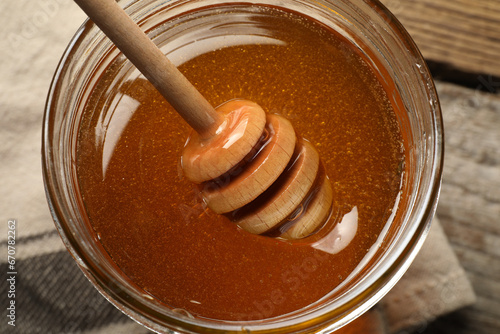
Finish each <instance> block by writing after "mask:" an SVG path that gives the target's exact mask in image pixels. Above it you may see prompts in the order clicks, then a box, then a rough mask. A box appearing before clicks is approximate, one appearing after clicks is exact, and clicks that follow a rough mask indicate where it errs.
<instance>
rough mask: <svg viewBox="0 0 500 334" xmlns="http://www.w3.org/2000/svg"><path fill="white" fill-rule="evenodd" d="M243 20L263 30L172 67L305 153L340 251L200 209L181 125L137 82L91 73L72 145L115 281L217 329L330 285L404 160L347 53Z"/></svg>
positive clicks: (342, 47) (280, 19)
mask: <svg viewBox="0 0 500 334" xmlns="http://www.w3.org/2000/svg"><path fill="white" fill-rule="evenodd" d="M241 12H244V14H245V15H244V17H245V22H244V24H243V25H245V24H246V25H248V26H252V27H254V28H255V27H257V28H258V29H259V30H258V31H262V34H260V35H259V34H251V36H250V37H255V38H242V39H241V42H240V43H235V42H234V40H235V39H234V38H233V39H232V38H228V41H231V43H228V45H227V46H222V47H221V46H220V41H218V42H217V47H214V48H212V49H208V50H207V48H206V46H204V47H203V52H197V53H193V54H190V55H186V61H184V62H182V63H181V64H179V68H180V70H181V71H182V72H183V73H184V74H185V75H186V76H187V78H188V79H189V80H190V81H191V82H192V83H193V84H194V85H195V86H196V87H197V88H198V89H199V90H200V92H201V93H202V94H203V95H204V96H205V97H206V98H207V99H208V100H209V101H210V102H211V103H212V104H213V105H214V106H217V105H220V104H222V103H223V102H225V101H227V100H230V99H234V98H244V99H248V100H251V101H254V102H256V103H258V104H259V105H261V106H262V107H263V108H264V110H266V111H267V112H270V113H277V114H280V115H283V116H285V117H286V118H287V119H289V120H290V121H291V123H292V124H293V126H294V128H295V130H296V132H297V133H298V134H299V135H300V136H301V137H303V138H305V139H307V140H308V141H310V142H311V143H312V144H313V145H314V146H315V147H316V149H317V150H318V152H319V155H320V157H321V160H322V162H323V165H324V168H325V171H326V174H327V175H328V177H329V179H330V182H331V184H332V188H333V194H334V202H333V208H332V216H331V218H330V224H332V225H335V224H338V223H339V222H340V221H341V220H342V218H343V217H345V215H350V216H349V217H351V218H352V217H354V218H355V220H356V224H355V225H356V228H355V230H354V232H355V233H354V234H353V237H352V240H350V242H348V244H346V245H342V247H340V246H339V247H337V248H335V247H330V248H328V247H326V248H325V247H315V245H317V244H318V243H317V241H318V240H316V239H315V240H314V242H312V241H311V242H308V241H307V239H306V240H305V241H299V242H292V241H285V240H280V239H274V238H270V237H266V236H259V235H253V234H250V233H248V232H245V231H243V230H242V229H240V228H238V227H237V226H236V225H235V224H234V223H232V222H231V221H230V219H229V218H228V217H225V216H223V215H216V214H214V213H212V212H210V211H209V210H208V209H206V208H205V206H204V203H203V202H202V199H201V197H200V195H199V188H198V187H197V186H196V185H194V184H192V183H190V182H189V181H188V180H186V179H185V178H184V177H183V175H182V171H181V168H180V161H179V160H180V156H181V153H182V148H183V146H184V143H185V141H186V139H187V137H188V135H189V133H190V129H189V128H188V126H187V125H186V124H185V123H184V122H183V120H182V119H181V118H180V117H179V116H178V115H177V114H176V113H175V111H174V110H172V108H171V107H170V106H169V104H168V103H167V102H166V101H164V99H163V98H162V97H161V96H160V95H159V93H158V92H157V91H156V90H155V89H154V88H153V87H152V86H151V85H150V84H149V83H148V82H147V81H146V80H145V79H143V78H141V77H140V76H138V75H136V76H135V77H133V76H131V77H129V78H126V79H124V80H122V81H116V80H114V78H113V75H114V74H113V73H114V72H113V71H109V72H110V74H109V77H108V76H107V75H104V76H103V77H102V78H100V83H99V84H98V85H97V87H96V88H95V90H94V91H93V93H92V97H91V99H90V102H89V104H88V105H87V106H86V113H85V116H84V118H83V119H82V121H81V124H80V128H79V137H78V143H77V172H78V181H79V185H80V191H81V194H82V198H83V202H84V205H85V208H86V212H87V214H88V217H89V221H90V222H91V225H92V228H93V230H94V231H95V233H96V237H97V239H98V240H99V242H100V243H102V245H103V246H104V248H105V249H106V251H107V252H108V253H109V255H110V256H111V258H112V259H113V261H114V262H115V263H116V265H117V266H118V267H119V268H120V269H121V270H122V271H123V273H124V275H127V276H128V277H129V278H130V279H131V280H132V281H134V282H135V283H136V284H137V285H138V286H140V287H141V288H143V289H144V290H145V291H146V292H147V293H148V294H150V295H151V296H152V297H153V298H156V299H158V300H160V301H161V302H162V303H164V304H165V305H167V306H169V307H171V308H174V309H178V310H185V311H187V312H189V313H190V314H192V315H194V316H199V317H206V318H214V319H225V320H252V319H261V318H269V317H274V316H278V315H282V314H286V313H289V312H292V311H296V310H299V309H301V308H303V307H305V306H307V305H310V304H311V303H314V302H316V301H318V300H319V299H321V298H322V297H323V296H325V295H327V294H328V293H329V292H331V291H332V290H334V289H335V287H336V286H338V285H339V284H340V283H341V282H343V280H344V279H345V278H346V277H347V276H348V275H349V274H350V273H351V272H352V271H353V269H354V268H355V267H356V266H357V265H358V263H359V262H360V261H361V259H362V258H363V257H364V256H365V255H366V253H367V252H368V250H369V249H370V247H372V246H373V245H374V244H375V242H376V240H377V238H378V236H379V234H380V233H381V230H382V228H383V227H384V225H385V224H386V223H387V221H388V219H389V217H390V216H391V214H392V213H393V211H394V210H396V209H397V207H396V199H397V196H398V195H399V194H400V192H401V189H402V173H403V172H404V161H405V155H404V151H403V144H402V135H401V132H400V128H399V126H398V121H397V117H396V114H395V111H394V109H393V107H392V105H391V103H390V101H389V99H388V94H389V93H388V92H386V91H385V89H384V87H383V86H382V85H381V83H380V80H379V78H378V77H377V75H376V74H375V72H374V71H373V70H372V68H371V67H370V66H369V65H368V64H367V62H366V61H365V60H364V59H363V57H362V56H361V55H360V53H359V51H358V50H356V49H354V48H353V47H352V46H351V45H350V44H349V43H348V42H347V41H346V40H345V39H344V38H343V37H341V36H340V35H339V34H337V33H335V32H333V31H331V30H329V29H327V28H325V27H323V26H321V25H320V24H318V23H315V22H313V21H311V20H309V19H306V18H304V17H302V16H300V15H297V14H294V13H291V12H284V11H281V10H277V9H273V8H262V9H258V8H257V9H256V8H253V9H252V11H251V12H246V11H245V10H244V9H241ZM232 13H235V14H234V15H235V16H238V15H239V16H242V15H240V14H241V13H240V11H239V9H238V8H236V7H235V8H233V9H226V12H225V15H229V16H230V15H233V14H232ZM241 26H242V25H241V24H240V25H239V27H240V28H241ZM254 30H255V29H254ZM262 36H264V37H266V38H263V37H262ZM110 85H118V87H113V89H109V87H108V86H110ZM354 213H355V215H354ZM332 242H333V241H332ZM329 249H330V250H329ZM332 249H334V250H335V251H333V250H332Z"/></svg>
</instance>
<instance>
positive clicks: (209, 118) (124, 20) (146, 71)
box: [74, 0, 223, 138]
mask: <svg viewBox="0 0 500 334" xmlns="http://www.w3.org/2000/svg"><path fill="white" fill-rule="evenodd" d="M74 1H75V3H76V4H77V5H78V6H80V8H81V9H82V10H83V11H84V12H85V13H86V14H87V15H88V17H89V18H90V19H91V20H92V21H93V22H94V23H95V24H96V25H97V26H98V27H99V28H100V29H101V30H102V31H103V32H104V33H105V34H106V35H107V36H108V37H109V39H110V40H111V41H112V42H113V43H114V44H115V45H116V46H117V47H118V49H120V51H122V52H123V54H124V55H125V56H126V57H127V58H128V59H129V60H130V61H131V62H132V63H133V64H134V65H135V66H136V67H137V69H138V70H139V71H140V72H141V73H142V74H143V75H144V76H145V77H146V78H147V79H148V80H149V81H150V82H151V83H152V84H153V85H154V86H155V87H156V89H157V90H158V91H159V92H160V93H161V94H162V95H163V97H164V98H165V99H166V100H167V101H168V102H169V103H170V104H171V105H172V107H174V109H175V110H176V111H177V112H178V113H179V114H180V115H181V116H182V118H184V120H185V121H186V122H187V123H188V124H189V125H190V126H191V127H192V128H193V129H194V130H195V131H196V132H197V133H198V134H200V136H202V137H206V138H208V137H210V136H212V135H213V134H214V133H215V131H216V129H217V128H218V126H219V125H220V124H221V123H222V121H223V119H222V117H221V116H219V114H218V113H217V112H216V111H215V109H214V108H213V106H212V105H211V104H210V103H209V102H208V101H207V100H206V99H205V98H204V97H203V96H202V95H201V94H200V92H198V90H197V89H196V88H195V87H194V86H193V85H192V84H191V83H190V82H189V81H188V80H187V79H186V77H184V75H183V74H182V73H181V72H180V71H179V70H178V69H177V67H176V66H175V65H174V64H173V63H172V62H171V61H170V60H168V58H167V57H166V56H165V55H164V54H163V52H162V51H161V50H160V49H159V48H158V47H157V46H156V45H155V44H154V43H153V41H151V39H150V38H149V37H148V36H147V35H146V34H145V33H144V32H143V31H142V30H141V28H140V27H139V26H138V25H137V24H136V23H135V22H134V21H133V20H132V19H131V18H130V17H129V16H128V15H127V13H125V11H124V10H123V9H122V8H121V7H120V6H119V5H118V4H117V3H116V2H115V0H74Z"/></svg>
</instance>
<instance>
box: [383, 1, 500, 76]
mask: <svg viewBox="0 0 500 334" xmlns="http://www.w3.org/2000/svg"><path fill="white" fill-rule="evenodd" d="M382 2H383V3H384V4H385V5H386V6H387V7H388V8H389V10H391V11H392V12H393V13H394V14H395V15H396V17H397V18H398V19H399V20H400V21H401V23H403V25H404V26H405V27H406V29H407V30H408V32H409V33H410V35H412V37H413V38H414V39H415V42H416V43H417V45H418V47H419V48H420V50H421V51H422V54H423V55H424V57H425V58H426V59H428V60H432V61H437V62H441V63H446V64H449V65H452V66H454V67H456V68H457V69H460V70H462V71H465V72H474V73H482V74H491V75H494V76H497V77H499V76H500V62H499V58H500V1H499V0H474V1H470V0H382Z"/></svg>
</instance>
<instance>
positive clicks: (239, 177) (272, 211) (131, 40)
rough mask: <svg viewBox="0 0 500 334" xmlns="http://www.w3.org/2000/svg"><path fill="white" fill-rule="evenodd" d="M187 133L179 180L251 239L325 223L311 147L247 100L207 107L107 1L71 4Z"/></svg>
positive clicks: (295, 233) (323, 193) (327, 193)
mask: <svg viewBox="0 0 500 334" xmlns="http://www.w3.org/2000/svg"><path fill="white" fill-rule="evenodd" d="M75 2H76V3H77V4H78V5H79V6H80V7H81V8H82V9H83V11H85V12H86V13H87V15H88V16H89V18H90V19H91V20H92V21H93V22H94V23H95V24H96V25H97V26H99V28H101V30H102V31H103V32H104V33H105V34H106V35H107V36H108V37H109V38H110V40H111V41H112V42H113V43H114V44H115V45H116V46H117V47H118V48H119V49H120V50H121V51H122V52H123V54H124V55H125V56H126V57H127V58H128V59H129V60H130V61H131V62H132V63H133V64H134V65H135V66H136V67H137V69H139V71H140V72H141V73H142V74H143V75H144V76H145V77H146V78H147V79H148V80H149V81H150V82H151V83H152V84H153V85H154V86H155V87H156V89H157V90H158V91H159V92H160V93H161V94H162V95H163V97H165V99H166V100H167V101H168V102H169V103H170V104H171V105H172V107H173V108H174V109H175V110H176V111H177V112H178V113H179V114H180V115H181V116H182V117H183V118H184V120H185V121H186V122H187V123H188V124H189V125H190V126H191V127H192V128H193V130H194V131H193V134H192V135H191V136H190V138H189V139H188V141H187V143H186V146H185V148H184V152H183V154H182V158H181V161H182V167H183V170H184V173H185V175H186V177H187V178H188V179H189V180H190V181H192V182H194V183H197V184H200V185H201V193H202V196H203V198H204V201H205V202H206V204H207V206H208V207H209V208H210V209H211V210H212V211H214V212H216V213H218V214H226V215H227V216H229V217H230V218H231V219H232V220H233V221H234V222H235V223H237V224H238V225H239V226H240V227H241V228H243V229H245V230H246V231H248V232H251V233H255V234H267V235H270V236H279V237H282V238H285V239H299V238H303V237H306V236H308V235H310V234H311V233H313V232H315V231H316V230H318V229H319V228H320V227H321V226H322V225H323V224H324V223H325V222H326V221H327V219H328V217H329V214H330V210H331V205H332V202H333V193H332V188H331V185H330V182H329V180H328V177H327V176H326V173H325V171H324V169H323V168H322V165H321V162H320V158H319V155H318V153H317V151H316V150H315V148H314V147H313V145H312V144H310V143H309V142H307V141H306V140H304V139H302V138H297V136H296V134H295V131H294V129H293V126H292V125H291V123H290V122H289V121H288V120H287V119H285V118H283V117H281V116H279V115H274V114H268V113H266V112H265V111H264V110H263V109H262V108H261V107H260V106H259V105H257V104H255V103H253V102H251V101H247V100H239V99H236V100H231V101H228V102H226V103H224V104H223V105H221V106H219V107H218V108H217V109H214V108H213V107H212V105H211V104H210V103H209V102H208V101H207V100H206V99H205V98H204V97H203V96H202V95H201V94H200V93H199V92H198V91H197V90H196V88H195V87H194V86H193V85H192V84H191V83H190V82H189V81H188V80H187V79H186V78H185V77H184V76H183V74H182V73H181V72H180V71H179V70H178V69H177V67H176V66H175V65H174V64H172V63H171V62H170V61H169V60H168V59H167V57H166V56H165V55H164V54H163V53H162V52H161V50H159V49H158V48H157V46H156V45H155V44H154V43H153V42H152V41H151V40H150V39H149V37H147V35H146V34H145V33H144V32H143V31H142V30H141V29H140V27H139V26H138V25H136V24H135V23H134V22H133V20H132V19H131V18H130V17H129V16H128V15H127V14H126V13H125V11H124V10H123V9H122V8H121V7H120V6H119V5H118V4H117V3H116V2H115V0H75Z"/></svg>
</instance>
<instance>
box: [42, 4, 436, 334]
mask: <svg viewBox="0 0 500 334" xmlns="http://www.w3.org/2000/svg"><path fill="white" fill-rule="evenodd" d="M158 2H160V3H162V5H165V3H169V4H168V6H171V8H173V12H174V13H176V12H177V11H182V10H183V8H184V7H182V5H183V4H185V3H187V2H189V1H186V0H178V1H155V0H151V1H141V2H139V1H134V0H122V1H119V3H120V4H122V5H123V6H124V7H125V8H126V10H127V11H128V12H129V14H131V16H132V17H133V18H134V19H136V20H138V21H141V20H144V18H145V17H146V16H148V15H151V13H154V12H155V11H156V10H158V9H157V6H158ZM192 2H193V3H204V2H205V1H204V0H202V1H192ZM233 2H234V1H230V0H225V1H218V2H217V3H233ZM267 2H272V1H267V0H266V1H261V2H259V3H267ZM288 2H289V3H293V4H294V5H297V4H300V5H302V4H304V3H309V2H308V1H304V0H291V1H288ZM314 2H316V1H314ZM333 2H335V1H329V0H326V1H318V2H317V3H321V4H325V5H329V6H332V3H333ZM337 2H338V3H341V4H343V5H345V6H350V8H351V10H352V8H354V6H362V7H356V9H355V10H361V9H360V8H362V9H363V10H365V11H368V13H369V15H373V18H377V20H378V21H373V22H371V23H370V24H372V25H377V24H379V25H381V27H383V28H384V29H389V30H390V32H392V33H393V34H395V36H394V37H393V38H398V39H400V42H401V44H400V46H404V47H405V48H406V50H405V52H406V53H407V55H408V57H409V58H411V60H412V61H414V62H415V63H416V64H419V65H420V66H419V67H418V69H417V68H413V69H412V71H415V77H416V78H418V80H420V81H421V82H420V83H421V84H422V85H421V86H422V89H423V90H424V92H425V94H426V97H427V102H429V110H426V112H427V111H429V112H430V122H431V128H432V133H428V134H427V135H428V136H429V143H428V144H429V145H428V146H427V147H426V149H427V150H429V152H431V156H429V157H428V158H429V159H430V160H431V163H430V164H429V166H425V168H427V169H429V170H426V171H425V172H426V173H427V174H426V176H427V178H428V180H427V181H426V182H427V184H424V185H422V184H420V185H421V186H423V187H424V189H422V194H421V196H422V198H421V199H420V202H419V205H420V206H419V210H418V214H417V215H416V217H415V218H414V219H415V221H416V222H417V223H415V224H414V226H411V227H410V229H409V232H407V234H406V235H404V236H403V237H404V241H403V242H401V243H400V245H397V246H394V248H393V249H392V251H393V253H394V254H395V256H393V258H392V261H390V262H388V263H383V265H381V266H380V267H379V268H378V269H377V270H378V271H377V273H378V274H377V275H375V274H374V275H373V276H371V277H370V278H367V279H366V280H365V281H364V282H363V286H362V287H361V286H360V285H357V286H355V287H354V288H353V289H352V291H351V292H350V293H351V295H350V296H348V297H346V298H344V296H341V297H340V298H339V299H338V300H337V301H336V302H334V303H331V304H330V305H329V307H328V310H327V311H325V310H315V311H311V312H310V313H309V314H307V315H305V316H304V315H303V316H299V317H297V318H294V319H292V320H286V319H285V320H282V317H278V318H279V319H278V320H280V323H279V329H277V330H275V329H274V328H275V327H272V326H276V322H275V321H271V322H269V323H267V324H260V325H259V324H253V323H244V324H241V323H238V324H234V323H221V322H217V323H214V324H211V323H207V322H206V321H200V320H198V319H190V318H188V317H183V316H180V317H177V316H176V315H171V314H165V312H163V309H162V306H161V305H159V304H157V303H155V302H154V301H150V300H148V299H147V298H146V299H144V295H141V294H140V293H139V292H136V291H132V290H130V289H132V288H133V287H132V286H131V285H130V283H129V282H126V281H124V280H120V279H119V278H116V277H112V276H110V275H109V273H107V272H106V271H105V270H103V269H102V268H100V267H99V264H98V263H96V261H97V262H99V261H98V260H97V259H96V258H95V257H92V256H89V254H88V251H87V249H86V245H84V244H82V241H81V240H79V238H77V237H76V236H75V234H74V231H72V230H71V228H70V227H69V226H68V225H67V223H66V221H67V219H68V217H69V216H71V215H73V214H74V213H75V212H74V211H75V209H72V208H68V203H66V202H65V201H66V198H67V196H68V192H70V191H75V189H70V188H68V187H69V185H67V184H64V180H62V179H61V178H60V175H59V174H58V173H60V172H61V166H62V162H61V161H60V159H61V158H60V157H56V152H55V151H56V148H55V146H54V145H53V144H54V143H55V138H56V137H57V138H62V137H63V136H64V135H65V132H64V131H66V130H65V129H64V128H59V127H57V125H58V124H57V123H58V122H59V123H60V124H62V123H64V122H66V124H67V123H68V122H69V121H68V119H70V118H71V117H72V115H70V114H69V113H66V111H64V112H63V111H61V108H60V104H61V102H60V100H61V99H62V98H63V97H62V96H61V90H62V89H63V86H64V84H67V82H64V84H63V81H65V80H66V81H67V80H68V79H65V78H66V77H67V76H69V75H72V74H74V73H70V72H71V71H72V70H73V69H70V68H69V64H74V63H78V62H79V59H78V54H79V53H81V49H82V48H84V47H85V45H84V44H85V43H88V42H89V39H86V38H87V37H88V36H89V35H92V34H93V36H94V38H95V39H92V40H93V41H94V43H99V40H102V39H103V38H104V36H103V35H102V33H100V32H98V31H97V28H96V26H95V25H94V24H93V23H92V22H90V21H89V20H87V21H85V22H84V24H83V25H82V26H81V27H80V29H79V30H78V31H77V33H76V34H75V36H74V37H73V39H72V40H71V42H70V43H69V45H68V47H67V49H66V51H65V52H64V54H63V56H62V58H61V60H60V62H59V65H58V67H57V70H56V72H55V74H54V77H53V80H52V83H51V86H50V90H49V94H48V98H47V102H46V106H45V114H44V120H43V133H42V167H43V176H44V183H45V190H46V196H47V200H48V203H49V208H50V211H51V214H52V216H53V219H54V221H55V225H56V227H57V230H58V232H59V234H60V235H61V238H62V239H63V241H64V243H65V245H66V247H67V248H68V250H69V252H70V253H71V255H72V256H73V257H74V258H75V260H76V262H77V263H78V265H79V267H80V268H81V269H82V271H83V272H84V274H85V275H86V276H87V278H89V280H90V281H91V282H92V283H93V284H94V285H95V286H96V288H97V289H98V290H99V291H100V292H101V294H103V295H104V296H105V297H106V298H107V299H108V300H109V301H110V302H111V303H113V304H114V305H115V306H116V307H117V308H119V309H121V310H122V311H123V312H124V313H125V314H127V315H129V316H130V317H132V318H134V319H136V320H137V321H139V322H141V323H142V324H143V325H145V326H146V327H148V328H150V329H152V330H155V331H162V330H165V328H164V327H163V326H165V327H166V328H170V329H174V330H178V331H181V332H182V331H188V332H193V333H196V332H198V333H200V332H203V331H202V330H203V329H205V328H209V329H210V330H211V332H212V333H225V332H227V331H233V332H238V331H241V332H243V331H252V332H262V333H267V332H271V331H272V332H273V333H281V332H286V331H287V328H292V327H293V328H294V329H297V330H303V329H305V327H303V326H305V325H304V323H305V322H306V321H307V322H308V326H309V325H311V324H312V325H313V326H315V327H317V328H321V330H323V331H326V330H330V329H331V328H333V327H334V328H339V327H341V326H343V325H345V324H347V323H348V322H350V321H351V320H353V319H355V318H356V317H358V316H359V315H361V314H362V313H363V312H364V311H366V310H367V309H369V308H370V307H371V306H373V305H374V304H375V303H376V302H377V301H378V300H380V299H381V298H382V297H383V296H384V295H385V294H386V293H387V291H388V290H389V289H390V288H392V286H393V285H395V284H396V282H397V281H398V280H399V279H400V278H401V276H402V275H403V274H404V272H405V271H406V270H407V269H408V267H409V266H410V264H411V262H412V260H413V259H414V258H415V256H416V254H417V253H418V251H419V249H420V248H421V246H422V244H423V242H424V240H425V237H426V235H427V233H428V231H429V229H430V223H431V220H432V217H433V215H434V213H435V209H436V206H437V200H438V197H439V191H440V184H441V176H442V169H443V160H444V139H443V125H442V117H441V111H440V107H439V102H438V99H437V93H436V91H435V88H434V84H433V82H432V78H431V76H430V74H429V70H428V69H427V67H426V65H425V61H424V60H423V57H422V55H421V54H420V52H419V51H418V48H417V47H416V45H415V43H414V42H413V40H412V39H411V37H410V36H409V34H408V33H407V32H406V30H405V29H404V28H403V26H402V25H401V24H400V23H399V21H397V19H396V18H395V17H394V16H393V15H392V14H391V13H390V12H389V11H388V10H387V9H386V8H385V7H384V6H383V5H382V4H381V3H380V2H379V1H377V0H369V1H352V2H348V1H346V0H342V1H337ZM238 3H243V2H238ZM250 3H253V2H252V1H250ZM194 5H195V4H193V6H194ZM363 15H368V14H366V13H364V12H363ZM350 23H351V24H356V21H355V20H354V19H353V20H352V21H350ZM381 29H382V28H381ZM71 84H72V85H75V84H76V83H71ZM68 88H71V86H69V87H68ZM420 112H423V111H420ZM68 145H69V146H70V147H69V148H68V150H74V149H75V148H74V143H69V144H68ZM71 145H73V146H71ZM63 172H64V173H66V174H71V173H73V171H71V168H70V167H66V170H64V171H63ZM71 204H72V205H75V206H76V207H78V203H71ZM69 219H71V218H69ZM88 238H89V240H90V239H92V236H88ZM394 254H393V255H394ZM360 299H361V300H362V301H361V302H360ZM360 305H363V307H360ZM318 312H321V314H317V313H318ZM285 318H286V317H285ZM331 319H335V320H336V321H335V324H331V323H330V322H331ZM271 320H272V319H271ZM166 323H168V325H166ZM300 324H302V325H300Z"/></svg>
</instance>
